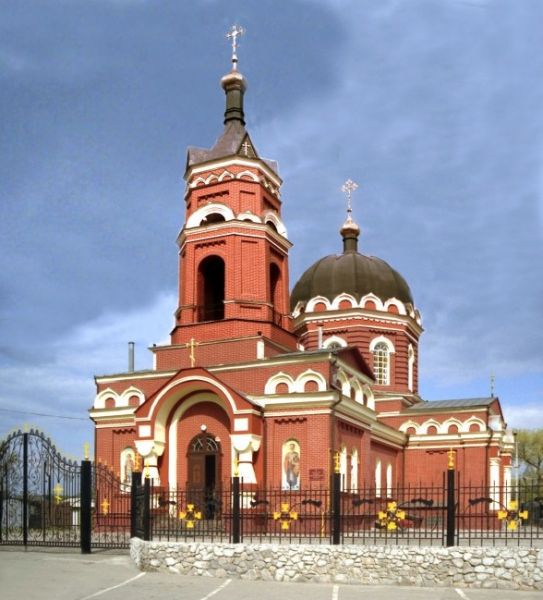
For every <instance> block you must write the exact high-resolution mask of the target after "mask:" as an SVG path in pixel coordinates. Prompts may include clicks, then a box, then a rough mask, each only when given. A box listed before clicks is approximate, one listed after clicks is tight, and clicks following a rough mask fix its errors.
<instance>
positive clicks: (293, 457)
mask: <svg viewBox="0 0 543 600" xmlns="http://www.w3.org/2000/svg"><path fill="white" fill-rule="evenodd" d="M282 465H283V469H282V477H281V489H283V490H299V489H300V444H299V443H298V442H297V441H296V440H287V441H286V442H285V443H284V444H283V451H282Z"/></svg>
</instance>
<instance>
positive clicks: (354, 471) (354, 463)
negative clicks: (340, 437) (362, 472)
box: [351, 448, 358, 492]
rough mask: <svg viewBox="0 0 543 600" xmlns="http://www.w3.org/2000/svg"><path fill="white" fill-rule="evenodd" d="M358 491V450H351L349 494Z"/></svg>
mask: <svg viewBox="0 0 543 600" xmlns="http://www.w3.org/2000/svg"><path fill="white" fill-rule="evenodd" d="M357 489H358V450H357V449H356V448H354V449H353V451H352V454H351V492H355V491H356V490H357Z"/></svg>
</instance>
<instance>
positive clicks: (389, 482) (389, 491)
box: [386, 463, 392, 498]
mask: <svg viewBox="0 0 543 600" xmlns="http://www.w3.org/2000/svg"><path fill="white" fill-rule="evenodd" d="M386 478H387V498H392V465H391V464H390V463H388V465H387V472H386Z"/></svg>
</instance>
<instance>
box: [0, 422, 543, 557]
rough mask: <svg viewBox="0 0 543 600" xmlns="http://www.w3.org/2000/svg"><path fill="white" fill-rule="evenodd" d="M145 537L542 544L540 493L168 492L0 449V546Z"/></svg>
mask: <svg viewBox="0 0 543 600" xmlns="http://www.w3.org/2000/svg"><path fill="white" fill-rule="evenodd" d="M134 536H136V537H140V538H142V539H145V540H172V541H207V542H232V543H239V542H246V543H285V544H288V543H310V544H329V543H331V544H376V545H385V544H386V545H388V544H398V545H399V544H402V545H404V544H407V545H413V544H416V545H419V546H453V545H496V546H498V545H516V546H521V545H522V546H538V547H543V485H542V484H541V483H537V482H526V481H520V482H517V483H516V484H515V485H507V486H474V485H465V484H463V483H461V482H460V481H459V477H458V474H457V473H455V471H454V470H449V471H447V473H446V476H444V479H443V481H442V482H441V483H440V484H439V485H434V486H408V487H394V488H390V489H376V488H369V487H368V488H360V489H349V490H345V489H342V487H341V478H340V475H339V474H335V475H334V476H333V477H332V480H331V484H330V486H328V487H326V488H324V487H322V488H307V489H305V488H302V489H300V490H283V489H277V488H276V489H271V488H262V487H259V486H255V485H250V484H244V482H243V481H242V480H240V479H239V478H238V477H234V478H233V479H232V480H231V482H230V485H228V486H227V487H226V488H225V489H190V488H188V487H187V488H185V489H170V488H167V487H160V486H155V485H153V482H152V481H151V480H150V479H148V478H145V477H144V476H143V475H142V473H139V472H134V473H132V481H131V483H130V482H127V481H121V479H120V478H119V477H118V476H117V475H115V474H114V473H113V472H112V471H111V470H110V469H109V468H108V467H107V466H105V465H101V464H95V463H92V462H90V461H88V460H83V461H81V462H80V463H77V462H74V461H70V460H67V459H66V458H64V457H63V456H61V454H60V453H59V452H58V451H57V449H56V448H55V446H54V445H53V444H52V442H51V440H50V439H49V438H47V437H46V436H44V435H43V434H42V433H41V432H39V431H35V430H31V431H29V432H25V433H23V432H21V431H19V432H15V433H13V434H11V435H10V436H9V437H8V438H7V439H6V440H5V441H3V442H1V443H0V544H10V545H12V544H15V545H24V546H29V545H41V546H72V547H80V548H81V551H82V552H91V551H92V549H95V548H127V547H128V545H129V541H130V537H134Z"/></svg>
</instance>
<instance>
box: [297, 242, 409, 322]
mask: <svg viewBox="0 0 543 600" xmlns="http://www.w3.org/2000/svg"><path fill="white" fill-rule="evenodd" d="M343 293H346V294H351V296H353V297H354V298H355V299H356V300H357V301H360V299H361V298H363V297H364V296H365V295H366V294H370V293H373V294H375V295H376V296H377V297H378V298H380V299H381V300H382V301H383V302H386V301H387V300H389V299H390V298H397V299H398V300H400V301H401V302H403V303H404V304H407V303H410V304H413V296H412V295H411V290H410V289H409V286H408V285H407V282H406V281H405V279H404V278H403V277H402V276H401V275H400V274H399V273H398V272H397V271H395V270H394V269H393V268H392V267H391V266H390V265H389V264H388V263H386V262H385V261H384V260H381V259H380V258H377V257H375V256H365V255H363V254H360V253H359V252H356V251H353V250H351V251H346V252H344V253H343V254H339V255H338V254H332V255H330V256H325V257H324V258H321V259H320V260H318V261H317V262H316V263H315V264H314V265H312V266H311V267H309V269H307V271H306V272H305V273H304V274H303V275H302V276H301V277H300V279H299V280H298V282H297V283H296V285H295V286H294V289H293V290H292V294H291V297H290V304H291V310H294V308H295V307H296V305H297V304H298V302H300V301H302V302H307V301H308V300H310V299H311V298H314V297H315V296H324V297H325V298H328V300H330V301H332V300H333V299H334V298H335V297H336V296H339V294H343Z"/></svg>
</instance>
